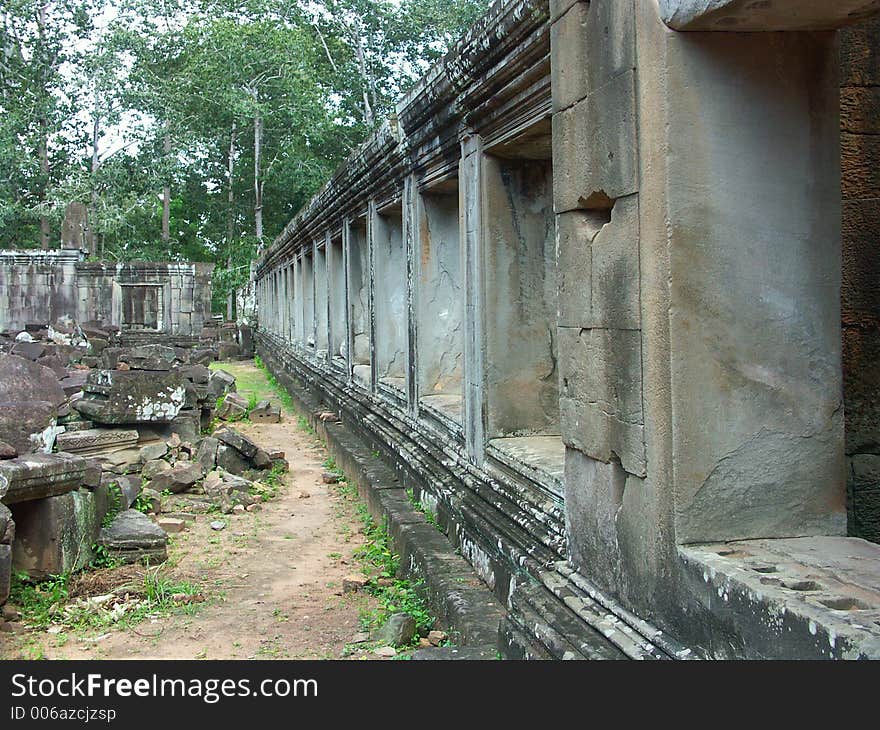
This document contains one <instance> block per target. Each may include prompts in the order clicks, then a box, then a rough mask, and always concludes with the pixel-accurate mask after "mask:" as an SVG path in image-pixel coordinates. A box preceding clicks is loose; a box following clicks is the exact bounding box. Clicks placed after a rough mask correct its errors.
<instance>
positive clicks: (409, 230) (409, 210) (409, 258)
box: [401, 175, 421, 418]
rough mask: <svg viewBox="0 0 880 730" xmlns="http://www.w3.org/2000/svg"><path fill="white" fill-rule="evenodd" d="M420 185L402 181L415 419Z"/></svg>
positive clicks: (410, 405) (409, 389)
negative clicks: (416, 300) (416, 299)
mask: <svg viewBox="0 0 880 730" xmlns="http://www.w3.org/2000/svg"><path fill="white" fill-rule="evenodd" d="M418 197H419V194H418V186H417V183H416V176H415V175H407V176H406V178H404V181H403V200H402V201H401V203H402V206H403V248H404V255H405V256H406V319H407V328H406V404H407V409H408V410H409V413H410V415H411V416H412V417H413V418H416V417H417V416H418V412H419V368H418V346H417V342H418V315H417V311H416V303H415V297H416V296H417V291H416V286H417V282H416V280H417V276H416V271H417V269H418V263H417V257H418V255H419V254H418V251H419V250H420V249H421V247H420V245H419V226H418V224H417V221H418V209H417V206H418Z"/></svg>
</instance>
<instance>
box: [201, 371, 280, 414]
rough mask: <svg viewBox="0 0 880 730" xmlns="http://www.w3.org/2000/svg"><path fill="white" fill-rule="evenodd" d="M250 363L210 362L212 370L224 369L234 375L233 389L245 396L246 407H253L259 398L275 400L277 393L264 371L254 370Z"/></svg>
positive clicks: (276, 399)
mask: <svg viewBox="0 0 880 730" xmlns="http://www.w3.org/2000/svg"><path fill="white" fill-rule="evenodd" d="M249 366H250V363H249V362H248V361H247V360H245V361H243V362H212V363H211V364H210V366H209V367H210V368H211V369H212V370H225V371H226V372H227V373H229V374H230V375H233V376H234V377H235V390H236V392H238V393H239V394H240V395H241V396H242V397H243V398H247V400H248V407H249V408H253V407H254V406H255V405H257V403H258V402H259V401H261V400H271V401H275V402H277V401H278V400H279V393H278V391H277V390H276V389H275V387H274V386H273V385H272V384H271V383H270V382H269V380H268V378H267V377H266V375H265V373H264V372H260V371H259V370H258V371H256V372H255V371H254V369H253V368H252V367H249Z"/></svg>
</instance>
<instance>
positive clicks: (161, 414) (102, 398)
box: [74, 370, 186, 424]
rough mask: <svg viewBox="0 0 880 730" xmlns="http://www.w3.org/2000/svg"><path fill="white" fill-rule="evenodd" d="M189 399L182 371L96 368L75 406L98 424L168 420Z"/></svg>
mask: <svg viewBox="0 0 880 730" xmlns="http://www.w3.org/2000/svg"><path fill="white" fill-rule="evenodd" d="M185 400H186V388H185V387H184V383H183V377H182V376H181V375H180V373H179V372H175V371H171V372H155V371H146V370H127V371H124V370H96V371H93V372H92V373H90V374H89V378H88V381H87V383H86V386H85V395H84V396H83V398H81V399H80V400H78V401H76V403H74V408H76V410H78V411H79V412H80V413H82V414H83V415H85V416H86V417H87V418H89V419H91V420H93V421H96V422H98V423H111V424H116V423H120V424H121V423H150V422H159V423H168V422H170V421H171V420H173V419H174V417H175V416H177V414H178V413H179V412H180V409H181V408H182V407H183V404H184V401H185Z"/></svg>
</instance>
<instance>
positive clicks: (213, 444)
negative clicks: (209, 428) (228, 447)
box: [195, 436, 220, 471]
mask: <svg viewBox="0 0 880 730" xmlns="http://www.w3.org/2000/svg"><path fill="white" fill-rule="evenodd" d="M219 445H220V442H219V441H218V440H217V439H215V438H214V437H213V436H206V437H205V438H203V439H202V440H201V441H200V442H199V445H198V446H197V447H196V453H195V460H196V461H197V462H199V463H200V464H201V465H202V468H203V469H204V470H205V471H211V469H213V468H214V465H215V464H216V463H217V447H218V446H219Z"/></svg>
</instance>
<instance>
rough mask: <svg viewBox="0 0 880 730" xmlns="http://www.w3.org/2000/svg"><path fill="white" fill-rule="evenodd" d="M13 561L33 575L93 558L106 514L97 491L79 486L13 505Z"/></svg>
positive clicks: (42, 575)
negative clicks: (101, 508) (95, 493)
mask: <svg viewBox="0 0 880 730" xmlns="http://www.w3.org/2000/svg"><path fill="white" fill-rule="evenodd" d="M12 514H13V517H14V518H15V543H14V544H13V565H14V566H15V569H16V570H19V571H24V572H26V573H27V574H28V575H29V576H30V577H31V578H37V579H41V578H46V577H48V576H50V575H61V574H63V573H68V572H70V571H74V570H78V569H80V568H83V567H85V566H86V565H88V564H89V563H90V562H91V560H92V558H93V554H92V545H93V543H94V542H95V540H96V539H97V537H98V531H99V529H100V527H101V519H102V517H103V514H102V513H100V510H99V505H98V500H96V498H95V495H94V494H93V493H92V492H90V491H88V490H86V489H79V490H76V491H72V492H68V493H67V494H61V495H58V496H54V497H45V498H43V499H34V500H30V501H28V502H21V503H16V504H14V505H13V506H12Z"/></svg>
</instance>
